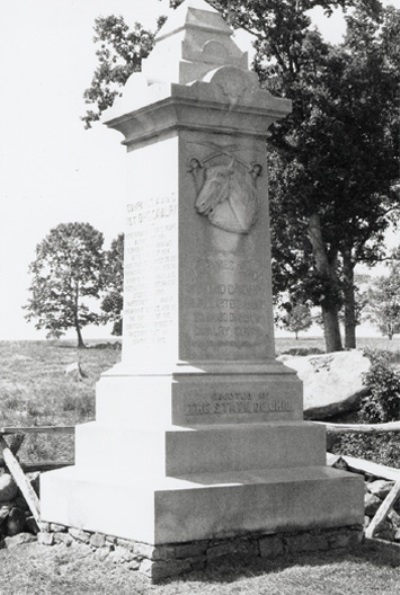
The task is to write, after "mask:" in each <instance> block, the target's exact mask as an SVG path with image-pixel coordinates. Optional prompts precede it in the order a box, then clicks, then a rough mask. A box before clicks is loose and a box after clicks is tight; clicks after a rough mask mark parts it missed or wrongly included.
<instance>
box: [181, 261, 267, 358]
mask: <svg viewBox="0 0 400 595" xmlns="http://www.w3.org/2000/svg"><path fill="white" fill-rule="evenodd" d="M263 273H264V274H263ZM185 306H186V310H187V329H188V330H187V332H188V335H189V337H190V339H189V342H190V345H191V348H192V353H193V355H194V356H195V357H196V356H200V354H205V355H206V356H207V354H208V353H212V354H213V358H218V357H223V358H228V359H229V357H230V356H231V357H232V358H233V359H234V358H235V357H238V354H239V353H244V352H246V353H249V348H250V353H251V354H255V355H257V351H258V352H259V353H258V355H259V356H260V357H262V356H263V355H265V354H264V351H265V346H266V344H267V343H268V334H269V332H268V321H267V286H266V281H265V272H263V271H261V270H260V267H259V263H258V261H257V259H255V258H251V257H250V255H249V256H246V254H245V253H244V254H243V255H241V256H238V255H232V254H229V253H228V254H226V253H222V252H221V253H217V254H215V255H209V256H205V257H203V258H200V257H197V258H196V257H195V258H194V261H193V267H192V272H191V275H190V277H189V282H188V283H187V284H186V285H185ZM216 350H217V352H216Z"/></svg>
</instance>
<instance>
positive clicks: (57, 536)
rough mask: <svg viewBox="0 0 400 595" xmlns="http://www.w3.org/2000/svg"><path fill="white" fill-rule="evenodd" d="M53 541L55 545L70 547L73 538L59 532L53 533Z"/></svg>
mask: <svg viewBox="0 0 400 595" xmlns="http://www.w3.org/2000/svg"><path fill="white" fill-rule="evenodd" d="M53 535H54V541H55V542H56V543H63V544H64V545H66V546H70V545H71V544H72V542H73V541H74V539H73V537H72V536H71V535H70V534H69V533H64V532H60V531H55V532H54V533H53Z"/></svg>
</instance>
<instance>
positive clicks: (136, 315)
mask: <svg viewBox="0 0 400 595" xmlns="http://www.w3.org/2000/svg"><path fill="white" fill-rule="evenodd" d="M176 227H177V200H176V196H175V195H171V196H159V197H153V198H150V199H148V200H145V201H144V200H138V201H135V202H132V203H130V204H128V205H127V230H128V231H127V233H126V238H125V243H126V248H125V265H124V271H125V290H124V295H125V304H124V338H126V339H129V342H130V343H131V344H133V345H138V344H165V343H167V341H168V338H169V336H170V332H171V330H172V329H173V325H174V321H175V319H176V311H177V303H176V301H177V298H176V279H177V271H178V264H177V258H178V256H177V241H176V236H177V233H176Z"/></svg>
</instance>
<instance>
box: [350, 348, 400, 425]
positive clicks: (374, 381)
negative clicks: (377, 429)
mask: <svg viewBox="0 0 400 595" xmlns="http://www.w3.org/2000/svg"><path fill="white" fill-rule="evenodd" d="M365 355H367V356H368V357H369V358H370V360H371V367H370V370H369V372H367V373H366V374H365V375H364V380H363V384H364V386H365V388H366V390H367V391H368V392H367V394H366V396H365V397H364V398H363V400H362V404H361V408H360V412H359V419H360V421H362V422H364V423H385V422H389V421H396V420H398V419H400V373H399V372H396V371H395V370H393V368H392V365H391V364H392V362H393V354H392V353H390V352H389V351H377V350H366V351H365Z"/></svg>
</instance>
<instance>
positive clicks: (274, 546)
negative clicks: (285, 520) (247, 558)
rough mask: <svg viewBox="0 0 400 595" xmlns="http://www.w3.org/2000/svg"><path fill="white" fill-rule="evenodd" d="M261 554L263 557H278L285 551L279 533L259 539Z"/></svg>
mask: <svg viewBox="0 0 400 595" xmlns="http://www.w3.org/2000/svg"><path fill="white" fill-rule="evenodd" d="M259 546H260V556H261V557H262V558H276V557H277V556H281V555H282V554H283V553H284V546H283V540H282V537H279V536H277V535H271V536H269V535H267V536H266V537H262V538H261V539H260V541H259Z"/></svg>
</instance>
